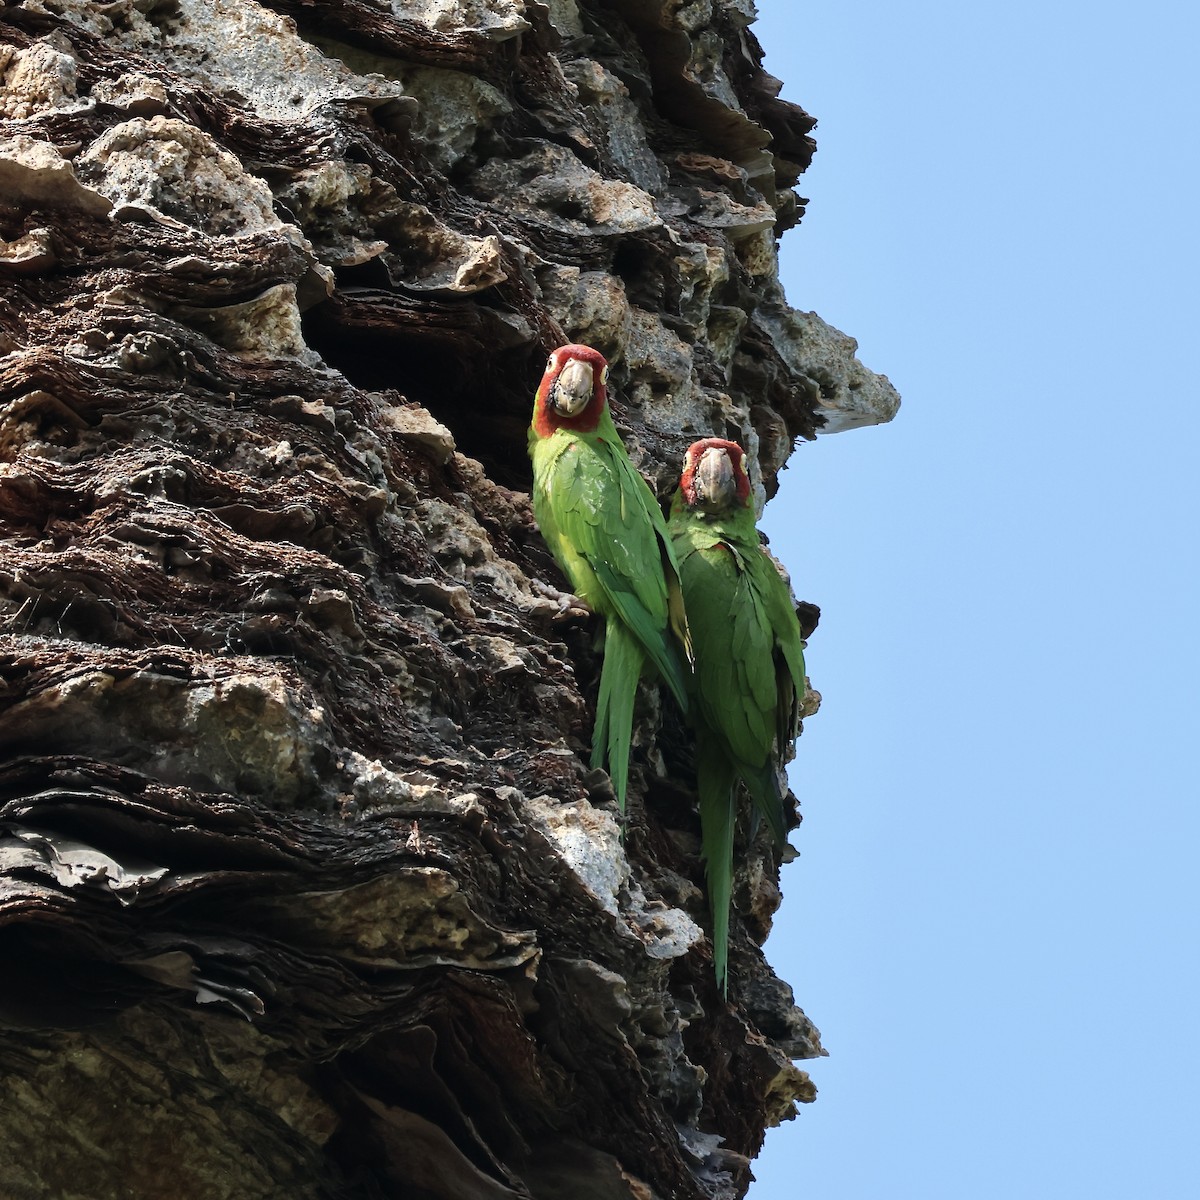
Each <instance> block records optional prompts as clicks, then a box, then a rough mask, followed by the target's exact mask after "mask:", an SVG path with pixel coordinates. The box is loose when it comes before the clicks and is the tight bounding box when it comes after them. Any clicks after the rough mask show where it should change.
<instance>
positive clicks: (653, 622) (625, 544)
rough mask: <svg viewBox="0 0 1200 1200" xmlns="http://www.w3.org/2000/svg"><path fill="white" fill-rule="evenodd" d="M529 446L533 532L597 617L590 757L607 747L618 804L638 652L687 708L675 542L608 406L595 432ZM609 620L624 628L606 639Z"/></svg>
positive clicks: (686, 649) (560, 435) (685, 639)
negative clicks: (600, 626)
mask: <svg viewBox="0 0 1200 1200" xmlns="http://www.w3.org/2000/svg"><path fill="white" fill-rule="evenodd" d="M530 449H531V453H532V456H533V466H534V495H533V499H534V515H535V516H536V517H537V520H538V525H539V526H540V527H541V530H542V535H543V537H544V538H545V539H546V543H547V545H548V546H549V547H550V550H551V552H552V553H553V554H554V557H555V558H556V559H557V561H558V564H559V566H561V567H562V569H563V572H564V573H565V574H566V576H567V578H568V579H569V580H570V581H571V586H572V588H573V589H574V591H575V592H576V594H577V595H579V596H580V597H582V598H583V599H584V600H586V601H587V603H588V604H589V605H590V606H591V607H592V608H593V609H594V610H595V611H596V612H599V613H601V614H602V615H603V616H604V617H605V619H606V645H605V657H604V666H603V668H602V671H601V677H600V693H599V699H598V701H597V711H596V728H595V729H594V730H593V736H592V759H593V764H594V765H600V759H601V756H602V755H607V757H608V764H609V771H610V773H611V774H612V776H613V785H614V788H615V789H616V792H617V797H618V799H619V801H620V804H621V807H622V809H624V807H625V781H626V780H627V777H628V758H629V743H630V739H631V727H632V720H633V698H634V696H635V694H636V691H637V681H638V678H639V677H640V675H641V672H642V667H643V663H644V660H645V659H646V658H648V659H650V661H651V662H653V663H654V665H655V667H656V668H657V670H658V672H659V674H660V675H661V676H662V678H663V680H664V681H665V682H666V684H667V686H668V687H669V688H670V689H671V693H672V695H674V697H675V699H676V701H677V702H678V704H679V706H680V708H681V709H683V711H684V712H685V713H686V712H687V708H688V700H689V697H688V669H687V667H686V666H685V662H684V657H683V655H685V654H686V655H689V656H690V653H691V646H690V639H689V636H688V633H687V623H686V618H685V617H684V616H683V600H682V589H681V587H680V584H679V577H678V567H677V565H676V561H675V554H674V549H673V547H672V544H671V538H670V535H669V534H668V532H667V526H666V522H665V521H664V519H663V515H662V510H661V509H660V508H659V505H658V501H657V500H656V499H655V497H654V493H653V492H651V490H650V488H649V485H648V484H647V483H646V481H645V480H644V479H643V478H642V477H641V475H639V474H638V472H637V470H636V469H635V468H634V466H633V463H631V462H630V461H629V456H628V454H627V453H626V451H625V447H624V445H623V444H622V443H621V440H620V437H619V435H618V434H617V432H616V429H615V427H614V426H613V425H612V422H611V419H609V418H607V413H606V414H605V419H604V420H602V422H601V426H600V429H599V430H598V431H597V432H596V433H594V434H589V433H578V432H575V433H571V432H567V431H559V432H557V433H555V434H553V435H552V436H550V437H548V438H542V439H536V440H531V445H530ZM618 624H620V625H621V626H622V633H624V634H626V635H627V636H625V637H622V634H621V633H618V634H617V635H616V637H615V638H614V630H615V627H616V626H617V625H618ZM634 650H637V651H638V653H636V654H635V653H634V652H633V651H634ZM681 651H682V653H681ZM610 656H611V662H610Z"/></svg>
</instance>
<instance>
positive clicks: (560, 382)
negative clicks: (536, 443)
mask: <svg viewBox="0 0 1200 1200" xmlns="http://www.w3.org/2000/svg"><path fill="white" fill-rule="evenodd" d="M607 382H608V363H606V362H605V361H604V355H603V354H601V353H600V351H599V350H593V349H592V348H591V346H580V345H577V344H571V345H567V346H559V348H558V349H557V350H555V351H554V353H553V354H551V355H550V361H549V362H548V363H547V364H546V371H545V374H544V375H543V376H542V382H541V383H539V384H538V390H537V398H536V400H535V401H534V406H533V431H534V433H536V434H537V436H538V437H549V436H550V435H551V434H552V433H554V431H555V430H557V429H575V430H579V431H580V432H582V433H589V432H591V431H592V430H593V429H595V428H596V426H597V425H598V424H599V423H600V416H601V414H602V413H603V412H604V406H605V405H606V404H607V403H608V388H607V387H606V384H607Z"/></svg>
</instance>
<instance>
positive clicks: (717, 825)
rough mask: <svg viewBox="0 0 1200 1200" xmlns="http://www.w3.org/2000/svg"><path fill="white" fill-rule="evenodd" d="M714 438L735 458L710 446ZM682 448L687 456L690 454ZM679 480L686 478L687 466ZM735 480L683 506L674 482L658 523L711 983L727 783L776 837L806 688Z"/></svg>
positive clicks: (723, 965)
mask: <svg viewBox="0 0 1200 1200" xmlns="http://www.w3.org/2000/svg"><path fill="white" fill-rule="evenodd" d="M698 445H699V446H701V447H712V446H714V445H715V446H716V447H717V448H718V450H717V452H719V453H724V454H727V457H729V458H730V459H732V460H734V463H735V470H734V474H733V475H732V476H731V477H730V478H733V479H735V478H736V477H737V473H738V472H742V470H743V469H742V466H741V450H740V448H738V447H737V446H734V445H732V443H724V442H714V441H712V440H710V441H709V442H705V443H699V444H698ZM725 446H730V447H731V450H732V451H736V455H734V454H733V453H731V452H727V451H725V450H723V449H720V448H721V447H725ZM694 449H695V447H693V450H694ZM688 453H689V458H688V462H689V464H692V463H693V452H692V451H689V452H688ZM708 453H709V454H712V453H714V451H713V450H711V449H709V450H708ZM696 457H697V458H698V457H699V454H697V456H696ZM743 474H744V472H743ZM684 478H685V483H686V482H687V481H688V476H687V474H686V473H685V477H684ZM742 487H743V488H744V492H745V494H742V495H740V498H739V496H737V495H729V496H726V497H725V502H722V504H721V505H720V506H719V507H718V506H717V504H716V503H715V502H714V503H710V504H708V505H707V507H706V506H704V505H702V504H701V503H700V502H698V501H695V502H694V503H693V504H689V502H688V498H687V495H686V494H685V492H686V489H685V488H681V489H680V491H679V492H677V493H676V495H675V499H674V502H673V503H672V506H671V519H670V523H669V528H670V532H671V537H672V540H673V542H674V545H675V552H676V555H677V557H678V560H679V572H680V579H681V582H682V584H683V595H684V602H685V604H686V605H687V612H688V621H689V625H690V627H691V631H692V639H693V645H694V650H695V680H694V690H693V695H692V706H691V712H690V719H691V723H692V726H693V728H694V730H695V733H696V751H697V776H698V791H699V797H700V820H701V836H702V842H703V853H704V859H705V867H706V874H707V877H708V886H709V903H710V905H711V908H712V914H713V960H714V966H715V968H716V974H717V980H718V982H719V984H720V985H721V987H722V988H725V987H727V982H728V953H729V950H728V947H729V908H730V895H731V890H732V876H733V835H734V824H735V820H736V815H737V805H736V795H737V792H736V785H737V781H738V779H740V780H741V781H742V782H743V783H745V785H746V788H747V790H748V791H749V793H750V797H751V799H752V801H753V804H754V808H755V811H756V812H757V813H758V814H760V815H761V816H762V818H763V819H764V820H765V821H766V822H767V825H768V826H769V827H770V829H771V832H772V834H773V835H774V837H775V840H776V841H777V842H778V843H779V844H780V845H782V844H783V842H784V840H785V834H786V831H785V815H784V807H783V794H782V793H781V790H780V787H779V783H778V773H779V771H780V770H782V767H783V764H784V761H785V758H786V756H787V754H788V753H789V751H790V749H791V746H792V743H793V741H794V740H795V737H796V732H797V728H798V721H799V706H800V701H801V699H802V698H803V695H804V688H805V678H804V642H803V639H802V636H801V632H800V625H799V622H798V621H797V619H796V612H795V609H794V607H793V605H792V601H791V596H790V594H789V592H788V587H787V585H786V584H785V583H784V581H783V579H782V578H781V577H780V575H779V572H778V571H777V570H776V568H775V565H774V563H773V562H772V561H771V560H770V559H769V558H768V557H767V555H766V553H765V552H764V551H763V549H762V546H761V543H760V541H759V537H758V531H757V529H756V528H755V521H754V511H753V509H752V508H751V506H750V502H749V496H748V492H749V481H748V480H746V481H745V482H744V484H743V485H742ZM693 499H694V497H693Z"/></svg>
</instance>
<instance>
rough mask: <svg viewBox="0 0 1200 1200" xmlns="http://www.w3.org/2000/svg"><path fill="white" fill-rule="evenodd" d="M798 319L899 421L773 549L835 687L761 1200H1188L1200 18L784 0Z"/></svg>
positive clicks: (803, 454) (809, 822)
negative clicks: (809, 1097)
mask: <svg viewBox="0 0 1200 1200" xmlns="http://www.w3.org/2000/svg"><path fill="white" fill-rule="evenodd" d="M759 10H760V20H759V23H758V25H757V27H756V32H757V33H758V36H759V38H760V39H761V40H762V42H763V44H764V45H765V46H766V47H767V58H766V66H767V68H768V69H769V70H770V71H771V72H772V73H773V74H775V75H777V76H779V77H780V78H781V79H783V80H784V81H785V87H784V92H783V94H784V96H785V97H787V98H789V99H792V100H795V101H797V102H799V103H800V104H802V105H803V106H804V107H805V108H806V109H807V110H808V111H809V112H811V113H812V114H813V115H814V116H816V117H818V119H819V121H820V124H819V126H818V128H817V130H816V133H815V136H816V137H817V140H818V146H819V149H818V153H817V156H816V159H815V161H814V164H813V166H812V168H811V169H810V170H809V172H808V173H807V175H806V176H805V177H804V179H803V180H802V183H801V187H800V189H799V190H800V191H801V193H802V194H803V195H807V196H809V197H810V198H811V204H810V206H809V211H808V214H807V216H806V217H805V219H804V222H803V223H802V225H801V226H800V227H799V228H798V229H796V230H793V231H791V232H790V233H788V234H787V235H786V236H785V237H784V240H783V264H784V265H783V273H784V280H785V285H786V287H787V292H788V297H789V299H790V301H791V303H792V304H793V305H794V306H795V307H797V308H801V309H814V310H816V311H817V312H819V313H820V314H821V315H822V316H823V317H824V318H825V319H826V320H828V321H829V322H831V323H832V324H834V325H836V326H838V327H839V328H841V329H844V330H845V331H846V332H847V333H850V334H852V335H853V336H854V337H856V338H857V339H858V340H859V343H860V357H861V358H862V360H863V361H864V362H865V363H866V365H867V366H869V367H871V368H872V369H873V370H876V371H880V372H882V373H884V374H887V375H888V376H889V377H890V378H891V379H892V381H893V382H894V383H895V384H896V386H897V387H898V389H899V390H900V392H901V394H902V395H903V397H904V405H903V407H902V408H901V410H900V413H899V416H898V417H897V419H896V420H895V421H894V422H893V423H892V424H891V425H888V426H883V427H881V428H876V429H867V430H855V431H851V432H847V433H841V434H837V435H834V436H831V437H828V438H819V439H818V440H817V441H816V442H815V443H813V444H809V445H804V446H802V447H800V449H799V450H798V451H797V453H796V454H795V455H794V456H793V458H792V461H791V468H790V470H789V471H788V472H787V473H786V474H785V475H784V477H783V479H784V483H783V487H782V489H781V492H780V495H779V497H778V498H777V499H776V500H775V501H774V502H773V503H772V504H771V505H770V506H769V508H768V510H767V516H766V518H765V522H764V524H765V527H766V529H767V530H768V532H769V533H770V535H771V538H772V545H773V548H774V549H775V550H776V552H777V553H778V554H779V555H780V557H781V558H782V559H783V560H784V561H785V562H786V563H787V565H788V567H789V568H790V569H791V571H792V575H793V579H794V582H795V584H796V588H797V592H798V594H799V595H800V596H801V597H802V598H805V599H809V600H812V601H814V602H816V603H818V604H820V605H821V607H822V610H823V615H822V621H821V627H820V629H819V630H818V631H817V633H816V634H815V635H814V637H813V638H812V640H811V642H810V647H809V665H810V675H811V677H812V681H813V684H814V686H815V687H816V688H817V689H818V690H819V691H821V692H822V694H823V696H824V707H823V709H822V711H821V713H820V714H819V715H818V716H817V717H815V718H813V719H812V720H810V721H809V722H808V723H807V728H806V731H805V735H804V737H803V739H802V740H801V743H800V750H799V756H798V760H797V762H796V764H795V766H794V768H793V786H794V788H795V790H796V791H797V793H798V794H799V795H800V796H801V800H802V806H803V812H804V815H805V820H804V825H803V827H802V828H801V830H800V831H799V832H798V833H797V834H795V835H794V836H793V841H794V842H795V843H796V844H797V845H798V847H799V849H800V851H801V857H800V859H799V860H798V861H797V862H796V863H794V864H792V865H791V866H788V867H786V868H785V871H784V892H785V900H784V906H783V909H782V911H781V913H780V916H779V918H778V920H777V924H776V930H775V933H774V934H773V936H772V938H771V940H770V941H769V942H768V944H767V952H768V956H769V957H770V958H771V960H772V962H774V963H775V964H776V966H777V968H778V969H779V971H780V973H781V974H782V975H783V976H784V978H786V979H788V980H789V981H790V982H791V983H792V984H793V985H794V987H795V989H796V995H797V1000H798V1002H799V1003H800V1004H801V1005H802V1006H803V1007H804V1008H805V1010H806V1011H807V1012H808V1014H809V1015H810V1016H811V1017H812V1018H813V1020H814V1021H815V1022H816V1023H817V1025H818V1026H819V1027H820V1028H821V1030H822V1032H823V1034H824V1037H825V1043H826V1046H827V1048H828V1049H829V1051H830V1054H831V1057H830V1058H828V1059H824V1060H820V1061H819V1062H816V1063H814V1064H810V1069H811V1071H812V1074H813V1076H814V1079H815V1080H816V1083H817V1085H818V1087H819V1088H820V1092H821V1094H820V1097H819V1099H818V1101H817V1103H816V1104H815V1105H812V1106H808V1107H806V1108H805V1109H804V1111H803V1112H802V1113H801V1115H800V1117H799V1118H798V1119H797V1120H796V1121H794V1122H792V1123H790V1124H789V1125H786V1126H784V1127H783V1128H782V1129H780V1130H776V1131H774V1132H772V1133H771V1134H770V1135H769V1137H768V1141H767V1146H766V1150H765V1152H764V1154H763V1155H762V1156H761V1157H760V1159H759V1160H758V1162H757V1163H756V1164H755V1173H756V1175H757V1176H758V1179H759V1182H758V1183H756V1184H755V1185H753V1186H752V1187H751V1190H750V1197H751V1200H784V1198H785V1197H786V1198H787V1200H793V1198H799V1197H804V1198H808V1197H812V1198H813V1200H877V1198H880V1200H882V1198H884V1197H887V1198H888V1200H909V1198H912V1200H943V1198H944V1200H991V1198H993V1197H995V1198H1000V1197H1004V1198H1005V1200H1011V1198H1012V1197H1021V1198H1022V1200H1041V1198H1045V1200H1050V1198H1053V1200H1061V1198H1063V1197H1071V1198H1075V1197H1083V1198H1086V1200H1106V1198H1109V1197H1112V1198H1114V1200H1116V1198H1118V1197H1119V1198H1121V1200H1128V1198H1129V1197H1135V1196H1136V1197H1149V1198H1155V1200H1157V1198H1160V1197H1161V1198H1167V1197H1170V1198H1174V1197H1189V1196H1192V1195H1198V1194H1200V1133H1198V1130H1200V1101H1198V1099H1197V1095H1198V1092H1200V1089H1198V1087H1197V1076H1198V1074H1200V1019H1198V1017H1197V1009H1198V1008H1200V996H1198V994H1197V993H1198V991H1200V988H1198V986H1197V985H1198V972H1197V950H1198V946H1197V941H1198V939H1197V912H1198V908H1200V905H1198V901H1200V883H1198V880H1200V870H1198V869H1197V859H1198V858H1200V780H1198V772H1197V767H1196V761H1197V742H1198V741H1200V739H1198V737H1197V725H1198V723H1200V703H1198V696H1197V690H1198V687H1197V680H1198V679H1200V634H1198V632H1197V629H1198V617H1197V614H1198V611H1200V586H1198V584H1197V550H1196V546H1197V538H1196V530H1195V519H1196V518H1195V514H1196V513H1197V509H1198V501H1200V487H1198V484H1197V477H1198V475H1200V470H1198V468H1197V464H1196V458H1197V455H1198V453H1200V398H1198V396H1197V391H1198V388H1197V377H1198V372H1197V368H1196V365H1195V357H1196V354H1195V350H1194V348H1195V347H1196V346H1197V345H1200V336H1198V334H1197V323H1198V321H1197V319H1198V317H1200V305H1198V303H1197V288H1198V286H1200V283H1198V281H1200V262H1198V261H1197V260H1198V257H1200V256H1198V253H1197V247H1198V245H1200V235H1198V234H1197V230H1196V225H1197V221H1196V217H1195V216H1194V212H1195V209H1196V207H1197V194H1196V193H1197V176H1198V175H1200V170H1198V167H1197V149H1196V147H1197V136H1196V130H1197V128H1198V127H1200V98H1198V89H1197V85H1196V82H1195V80H1196V76H1197V73H1198V72H1197V68H1196V66H1195V64H1194V59H1195V54H1196V47H1197V42H1198V39H1197V34H1198V33H1200V17H1197V16H1193V15H1191V14H1192V9H1191V8H1190V7H1189V6H1186V5H1184V4H1182V3H1178V4H1167V3H1161V2H1155V0H1150V2H1149V3H1145V4H1142V5H1140V6H1138V7H1137V8H1136V9H1129V8H1126V7H1124V6H1121V7H1118V6H1117V5H1115V4H1106V3H1102V2H1101V3H1092V4H1084V3H1077V2H1075V0H1059V2H1058V3H1046V2H1045V0H1043V2H1042V3H1037V4H1034V3H1026V2H1020V0H1018V2H1015V3H1010V4H1008V5H1005V6H996V5H986V6H985V5H964V4H957V3H949V2H944V3H932V2H921V0H911V2H909V3H906V4H902V5H897V4H886V3H877V2H868V3H858V2H854V0H844V2H843V3H823V4H815V3H805V4H798V3H796V2H795V0H792V2H787V0H760V3H759Z"/></svg>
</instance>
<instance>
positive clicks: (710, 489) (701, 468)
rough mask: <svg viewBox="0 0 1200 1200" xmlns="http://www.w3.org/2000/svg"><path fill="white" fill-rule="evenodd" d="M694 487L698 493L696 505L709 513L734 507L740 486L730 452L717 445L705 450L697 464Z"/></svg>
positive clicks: (693, 480)
mask: <svg viewBox="0 0 1200 1200" xmlns="http://www.w3.org/2000/svg"><path fill="white" fill-rule="evenodd" d="M692 487H693V489H694V491H695V494H696V502H695V506H694V507H696V508H699V509H702V510H703V511H704V512H709V513H719V512H724V511H725V510H726V509H729V508H732V507H733V505H734V504H735V503H736V501H737V492H738V487H737V476H736V475H735V474H734V470H733V463H732V462H731V461H730V458H729V455H728V453H727V452H726V451H724V450H719V449H717V448H716V447H715V446H714V447H709V449H707V450H705V451H704V453H703V454H702V455H701V456H700V461H699V462H698V463H697V464H696V473H695V475H694V476H693V477H692Z"/></svg>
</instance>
